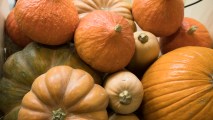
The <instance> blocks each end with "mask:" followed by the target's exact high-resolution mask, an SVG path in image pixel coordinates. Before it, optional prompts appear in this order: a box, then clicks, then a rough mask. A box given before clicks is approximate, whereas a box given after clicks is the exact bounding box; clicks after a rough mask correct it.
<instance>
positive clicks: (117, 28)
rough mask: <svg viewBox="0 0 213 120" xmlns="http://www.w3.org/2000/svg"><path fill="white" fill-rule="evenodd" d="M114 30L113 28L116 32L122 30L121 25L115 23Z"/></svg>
mask: <svg viewBox="0 0 213 120" xmlns="http://www.w3.org/2000/svg"><path fill="white" fill-rule="evenodd" d="M114 30H115V31H116V32H121V30H122V27H121V25H119V24H117V25H116V26H115V27H114Z"/></svg>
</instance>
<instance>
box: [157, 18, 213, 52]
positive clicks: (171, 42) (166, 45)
mask: <svg viewBox="0 0 213 120" xmlns="http://www.w3.org/2000/svg"><path fill="white" fill-rule="evenodd" d="M184 46H202V47H209V48H212V47H213V40H212V38H211V36H210V34H209V32H208V30H207V29H206V27H205V26H204V25H203V24H202V23H200V22H199V21H197V20H196V19H193V18H188V17H185V18H184V20H183V22H182V26H181V27H180V29H179V30H178V31H177V32H176V33H174V34H172V35H171V36H168V37H162V38H160V48H161V52H162V53H163V54H165V53H167V52H169V51H172V50H174V49H177V48H179V47H184Z"/></svg>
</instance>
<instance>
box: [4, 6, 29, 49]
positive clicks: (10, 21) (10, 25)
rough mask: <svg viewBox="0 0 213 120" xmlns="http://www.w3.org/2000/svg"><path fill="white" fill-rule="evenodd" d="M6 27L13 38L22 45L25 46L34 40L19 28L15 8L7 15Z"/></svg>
mask: <svg viewBox="0 0 213 120" xmlns="http://www.w3.org/2000/svg"><path fill="white" fill-rule="evenodd" d="M5 29H6V33H7V34H8V36H9V37H10V38H11V40H12V41H13V42H14V43H15V44H17V45H18V46H20V47H25V46H26V45H27V44H29V43H30V42H31V41H32V40H31V39H30V38H28V37H27V36H26V35H25V34H24V33H23V32H22V31H21V30H20V29H19V27H18V25H17V22H16V20H15V17H14V9H12V10H11V11H10V13H9V15H8V16H7V19H6V23H5Z"/></svg>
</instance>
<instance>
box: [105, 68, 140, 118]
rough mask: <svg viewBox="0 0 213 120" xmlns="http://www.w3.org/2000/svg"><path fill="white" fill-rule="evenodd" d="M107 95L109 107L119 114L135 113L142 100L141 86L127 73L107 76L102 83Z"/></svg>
mask: <svg viewBox="0 0 213 120" xmlns="http://www.w3.org/2000/svg"><path fill="white" fill-rule="evenodd" d="M103 86H104V88H105V90H106V92H107V93H108V95H109V107H110V108H111V109H112V110H113V111H115V112H116V113H120V114H130V113H132V112H134V111H136V110H137V109H138V108H139V106H140V104H141V102H142V99H143V85H142V84H141V82H140V80H139V79H138V78H137V77H136V76H135V75H134V74H133V73H131V72H129V71H125V70H122V71H119V72H116V73H113V74H111V75H109V76H108V77H107V79H106V81H105V83H104V85H103Z"/></svg>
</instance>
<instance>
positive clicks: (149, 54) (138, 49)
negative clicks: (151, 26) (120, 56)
mask: <svg viewBox="0 0 213 120" xmlns="http://www.w3.org/2000/svg"><path fill="white" fill-rule="evenodd" d="M134 38H135V53H134V56H133V57H132V59H131V61H130V63H129V65H128V69H129V70H131V71H141V70H146V69H147V68H148V66H150V65H151V64H152V63H153V62H154V61H155V60H156V59H157V58H158V56H159V53H160V46H159V43H158V39H157V37H156V36H155V35H153V34H152V33H150V32H147V31H137V32H135V33H134Z"/></svg>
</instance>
